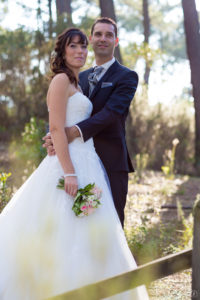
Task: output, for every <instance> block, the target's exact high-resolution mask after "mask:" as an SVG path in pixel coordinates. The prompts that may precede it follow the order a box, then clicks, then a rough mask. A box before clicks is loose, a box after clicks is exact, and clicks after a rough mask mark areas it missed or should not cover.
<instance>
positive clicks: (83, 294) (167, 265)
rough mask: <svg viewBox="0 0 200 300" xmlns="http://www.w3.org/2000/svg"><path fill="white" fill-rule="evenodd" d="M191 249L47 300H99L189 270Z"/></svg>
mask: <svg viewBox="0 0 200 300" xmlns="http://www.w3.org/2000/svg"><path fill="white" fill-rule="evenodd" d="M191 266H192V249H189V250H184V251H181V252H178V253H175V254H172V255H168V256H166V257H163V258H160V259H157V260H154V261H152V262H150V263H147V264H145V265H142V266H140V267H138V268H137V269H135V270H133V271H130V272H127V273H124V274H121V275H118V276H115V277H112V278H109V279H107V280H103V281H99V282H97V283H95V284H91V285H87V286H85V287H82V288H79V289H77V290H73V291H70V292H67V293H65V294H62V295H58V296H56V297H52V298H49V299H48V300H72V299H73V300H99V299H102V298H106V297H110V296H113V295H115V294H118V293H121V292H124V291H126V290H130V289H133V288H135V287H137V286H140V285H143V284H149V283H150V282H152V281H154V280H157V279H160V278H162V277H165V276H168V275H171V274H174V273H176V272H180V271H183V270H185V269H188V268H191Z"/></svg>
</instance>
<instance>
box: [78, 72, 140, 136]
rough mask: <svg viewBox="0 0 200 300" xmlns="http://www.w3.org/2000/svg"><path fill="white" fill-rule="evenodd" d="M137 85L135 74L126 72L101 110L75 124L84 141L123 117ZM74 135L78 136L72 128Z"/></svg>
mask: <svg viewBox="0 0 200 300" xmlns="http://www.w3.org/2000/svg"><path fill="white" fill-rule="evenodd" d="M137 85H138V76H137V74H136V73H135V72H134V71H130V72H127V74H126V76H124V78H123V80H121V81H120V82H119V84H118V85H117V87H116V88H115V90H114V91H113V93H112V95H111V96H110V97H109V99H108V101H107V102H106V105H105V106H104V107H103V109H102V110H100V111H99V112H98V113H96V114H94V115H93V116H92V117H90V118H88V119H86V120H84V121H82V122H79V123H78V124H77V126H78V127H79V128H80V130H81V133H82V136H83V139H84V141H87V140H88V139H89V138H91V137H94V136H95V135H96V134H98V133H99V132H100V131H102V130H103V129H105V128H106V127H107V126H109V125H110V124H112V123H113V122H115V121H116V120H117V119H119V118H121V117H123V115H124V113H126V111H127V110H128V109H129V106H130V103H131V100H132V99H133V97H134V94H135V91H136V88H137ZM74 134H76V136H80V133H79V131H78V129H77V128H76V127H75V128H74Z"/></svg>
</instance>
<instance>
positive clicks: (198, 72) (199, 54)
mask: <svg viewBox="0 0 200 300" xmlns="http://www.w3.org/2000/svg"><path fill="white" fill-rule="evenodd" d="M182 7H183V14H184V27H185V35H186V45H187V55H188V58H189V62H190V69H191V83H192V88H193V97H194V108H195V166H196V168H197V171H198V173H200V82H199V78H200V33H199V20H198V14H197V10H196V5H195V0H190V1H188V0H182Z"/></svg>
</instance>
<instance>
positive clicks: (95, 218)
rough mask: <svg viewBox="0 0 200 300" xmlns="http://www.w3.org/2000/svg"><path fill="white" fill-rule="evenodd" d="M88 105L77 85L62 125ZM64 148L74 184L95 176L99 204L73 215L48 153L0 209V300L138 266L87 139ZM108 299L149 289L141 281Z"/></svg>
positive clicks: (43, 293)
mask: <svg viewBox="0 0 200 300" xmlns="http://www.w3.org/2000/svg"><path fill="white" fill-rule="evenodd" d="M91 111H92V103H91V102H90V101H89V99H88V98H87V97H85V96H84V95H83V94H82V93H80V92H76V93H75V94H74V95H73V96H71V97H70V98H69V99H68V104H67V113H66V120H67V121H66V126H72V125H74V124H76V123H78V122H80V121H82V120H84V119H86V118H88V117H89V116H90V114H91ZM69 151H70V156H71V159H72V162H73V165H74V168H75V171H76V174H77V176H78V184H79V187H84V186H85V185H87V184H88V183H94V182H95V184H96V185H97V186H98V187H100V188H101V189H102V191H103V193H102V198H101V205H100V206H99V207H98V208H97V210H96V211H95V212H94V213H93V214H92V215H89V216H85V217H82V218H80V217H76V216H75V214H74V212H73V211H72V205H73V199H72V197H71V196H69V195H68V194H67V193H66V192H65V191H63V190H59V189H58V188H57V187H56V185H57V183H58V179H59V178H60V177H61V176H62V175H63V170H62V168H61V165H60V163H59V160H58V158H57V156H52V157H49V156H46V158H44V160H43V161H42V162H41V164H40V165H39V167H38V168H37V169H36V170H35V171H34V172H33V174H32V175H31V176H30V177H29V178H28V180H27V181H26V182H25V183H24V184H23V185H22V186H21V187H20V189H19V190H18V191H17V192H16V194H15V195H14V196H13V198H12V199H11V200H10V202H9V203H8V204H7V206H6V207H5V208H4V210H3V212H2V213H1V215H0V299H1V300H38V299H44V298H47V297H51V296H54V295H57V294H61V293H64V292H67V291H69V290H73V289H76V288H78V287H81V286H84V285H87V284H90V283H94V282H97V281H100V280H104V279H106V278H109V277H112V276H115V275H119V274H121V273H124V272H127V271H130V270H133V269H134V268H136V263H135V261H134V258H133V256H132V254H131V252H130V250H129V248H128V245H127V242H126V239H125V236H124V232H123V229H122V227H121V224H120V221H119V218H118V216H117V213H116V210H115V208H114V204H113V200H112V196H111V192H110V188H109V186H108V183H107V181H106V178H105V171H104V169H103V167H102V164H101V162H100V159H99V157H98V155H97V154H96V152H95V148H94V144H93V139H89V140H88V141H87V142H85V143H84V142H83V141H82V139H81V138H77V139H75V140H74V141H73V142H72V143H71V144H70V145H69ZM105 151H106V149H105ZM107 299H108V298H107ZM109 299H112V300H128V299H134V300H147V299H148V295H147V292H146V289H145V287H143V286H141V287H138V288H136V289H134V290H131V291H127V292H124V293H121V294H118V295H116V296H112V297H110V298H109Z"/></svg>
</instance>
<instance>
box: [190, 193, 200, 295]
mask: <svg viewBox="0 0 200 300" xmlns="http://www.w3.org/2000/svg"><path fill="white" fill-rule="evenodd" d="M193 215H194V233H193V252H192V300H200V194H198V195H197V198H196V201H195V204H194V209H193Z"/></svg>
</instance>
